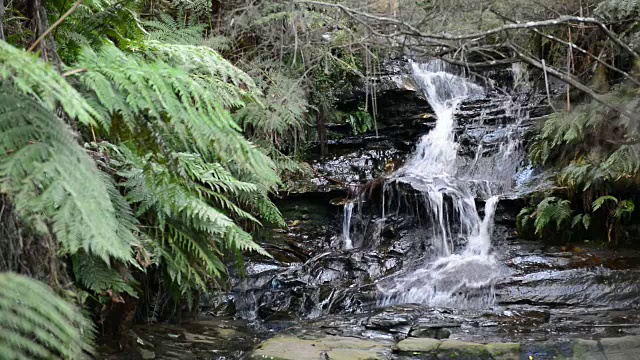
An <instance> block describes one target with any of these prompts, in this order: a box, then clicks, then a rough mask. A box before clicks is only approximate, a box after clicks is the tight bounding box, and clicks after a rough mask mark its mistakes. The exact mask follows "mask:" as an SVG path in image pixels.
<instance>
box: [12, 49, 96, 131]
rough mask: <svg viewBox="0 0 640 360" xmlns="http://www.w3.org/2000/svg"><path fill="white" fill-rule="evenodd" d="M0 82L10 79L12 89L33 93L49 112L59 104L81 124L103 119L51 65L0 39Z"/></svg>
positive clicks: (94, 123) (93, 122)
mask: <svg viewBox="0 0 640 360" xmlns="http://www.w3.org/2000/svg"><path fill="white" fill-rule="evenodd" d="M0 81H8V82H11V83H12V84H13V85H14V87H15V88H16V89H18V90H20V91H21V92H22V93H25V94H28V95H31V96H33V97H34V98H35V99H37V100H38V101H39V102H40V103H41V104H42V106H44V107H45V108H46V109H48V110H49V111H52V112H53V111H55V109H56V107H57V106H58V105H60V106H61V107H62V108H63V109H64V111H65V112H66V113H67V115H69V116H70V117H71V118H74V119H78V120H79V121H81V122H82V123H84V124H93V125H96V123H97V122H99V121H102V122H103V121H104V119H101V118H99V117H98V116H97V113H96V111H95V110H94V109H93V108H92V107H91V106H89V104H88V103H87V102H86V101H85V99H84V98H83V97H82V96H81V95H80V93H78V91H77V90H76V89H74V88H73V87H72V86H71V85H69V83H68V82H67V81H66V80H65V79H64V77H62V76H61V75H60V74H58V73H57V72H56V71H55V70H54V69H53V68H52V67H51V65H49V64H47V63H45V62H43V61H41V60H40V59H38V58H37V57H36V56H34V55H32V54H29V53H27V52H26V51H24V50H22V49H17V48H15V47H13V46H11V45H9V44H8V43H6V42H5V41H2V40H0ZM103 124H104V122H103Z"/></svg>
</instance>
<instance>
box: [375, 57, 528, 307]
mask: <svg viewBox="0 0 640 360" xmlns="http://www.w3.org/2000/svg"><path fill="white" fill-rule="evenodd" d="M412 65H413V72H414V78H415V80H416V82H417V83H418V85H419V86H420V89H421V90H422V91H423V93H424V95H425V96H426V98H427V100H428V101H429V104H430V105H431V107H432V108H433V110H434V111H435V114H436V118H437V122H436V126H435V128H434V129H433V130H431V132H429V133H428V134H426V135H424V136H423V137H422V138H421V140H420V142H419V143H418V145H417V147H416V151H415V153H414V154H413V155H412V156H411V157H410V158H409V159H408V161H407V162H406V164H405V165H404V166H403V167H402V168H400V169H399V170H398V171H397V172H396V173H395V174H393V175H392V176H391V177H390V179H389V180H390V181H392V182H397V183H405V184H409V185H410V186H411V187H412V188H413V189H415V190H417V191H419V192H420V193H422V197H423V200H424V203H425V204H426V207H427V213H428V214H429V217H430V220H431V228H432V233H433V245H434V247H435V248H436V249H437V252H438V254H437V255H438V258H437V259H436V260H435V261H432V262H430V263H428V264H426V266H423V267H421V268H419V269H417V270H415V269H414V270H413V271H410V272H408V273H406V274H405V275H403V276H400V277H396V278H395V279H393V282H392V283H391V284H388V285H387V286H384V285H381V286H379V291H380V294H381V297H380V300H379V304H380V305H388V304H398V303H423V304H428V305H432V306H456V307H478V306H486V305H488V304H490V303H492V301H493V285H494V284H495V282H496V281H497V279H498V278H499V276H500V266H499V264H498V262H497V261H496V259H495V258H494V257H493V256H492V255H491V254H490V249H491V233H492V228H493V222H494V219H493V218H494V214H495V210H496V207H497V204H498V200H499V195H501V194H503V193H504V192H505V191H506V190H507V189H509V188H510V186H511V183H512V180H513V179H512V178H513V174H514V171H515V168H516V167H517V163H518V162H519V160H518V158H517V155H518V154H516V152H517V148H518V146H519V143H518V138H519V137H518V136H516V135H514V134H513V131H512V130H513V129H517V124H516V125H514V126H513V127H509V128H505V129H502V130H503V132H504V133H505V134H503V135H504V136H503V138H504V139H503V141H502V142H499V144H498V146H497V147H498V148H497V152H496V154H497V155H495V156H492V157H491V158H490V159H487V158H484V157H483V151H484V149H483V143H482V142H480V144H479V146H478V150H477V151H478V153H477V154H476V156H475V158H474V159H473V161H472V162H471V164H470V166H465V165H466V163H464V162H463V161H461V160H460V159H459V157H458V148H459V144H458V143H457V142H456V140H455V134H454V129H455V125H456V124H455V119H454V115H455V114H456V110H457V108H458V106H459V105H460V103H461V102H462V101H464V100H465V99H469V98H475V97H482V96H484V90H483V88H481V87H479V86H477V85H475V84H473V83H471V82H469V81H467V80H466V79H464V78H462V77H459V76H456V75H453V74H451V73H448V72H446V71H445V70H446V68H445V66H444V65H443V63H441V62H432V63H429V64H416V63H413V64H412ZM507 111H509V110H507ZM508 115H511V114H508ZM506 161H508V162H509V164H506V163H505V162H506ZM491 162H493V164H490V163H491ZM476 198H480V199H481V200H484V201H485V209H484V218H481V216H480V214H479V213H478V210H477V209H476ZM453 225H456V226H453ZM454 229H457V233H454V232H455V231H454ZM456 239H463V240H466V246H465V248H464V249H463V250H462V251H459V252H458V253H456V249H455V243H456V242H455V240H456Z"/></svg>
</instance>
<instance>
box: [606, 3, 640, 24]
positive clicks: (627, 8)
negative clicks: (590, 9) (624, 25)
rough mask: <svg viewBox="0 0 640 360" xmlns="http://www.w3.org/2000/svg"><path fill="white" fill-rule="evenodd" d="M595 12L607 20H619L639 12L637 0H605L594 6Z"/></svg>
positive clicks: (639, 5) (639, 4)
mask: <svg viewBox="0 0 640 360" xmlns="http://www.w3.org/2000/svg"><path fill="white" fill-rule="evenodd" d="M595 12H596V14H597V15H598V16H600V17H602V18H604V19H607V20H621V19H626V18H630V17H633V16H636V15H638V14H639V13H640V1H638V0H605V1H603V2H601V3H600V5H598V7H597V8H596V11H595Z"/></svg>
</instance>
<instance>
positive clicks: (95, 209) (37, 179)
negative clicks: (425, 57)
mask: <svg viewBox="0 0 640 360" xmlns="http://www.w3.org/2000/svg"><path fill="white" fill-rule="evenodd" d="M112 187H113V185H112V184H111V183H110V182H109V180H108V179H107V178H106V177H105V176H104V175H103V174H102V173H101V172H100V171H99V170H98V169H97V167H96V165H95V163H94V161H93V160H92V159H91V157H90V156H89V155H88V154H87V153H86V151H85V150H84V149H83V148H82V147H81V146H80V145H78V143H77V140H76V138H75V134H74V133H73V132H72V131H71V129H70V128H69V127H68V126H67V125H66V124H64V123H63V122H62V121H61V120H60V119H59V118H57V117H56V116H55V115H53V113H52V112H51V111H50V110H48V109H46V108H44V107H43V106H42V105H41V104H39V103H38V102H36V101H34V100H32V99H31V98H30V97H28V96H25V95H21V94H19V93H17V92H15V91H14V90H13V88H12V87H9V86H4V87H2V90H1V91H0V189H1V190H2V191H3V192H6V193H7V194H9V195H10V196H11V199H12V201H13V203H14V205H15V206H16V208H17V210H18V211H19V212H20V214H21V215H22V216H23V217H24V218H25V219H29V220H31V223H32V224H34V225H38V224H41V226H39V227H40V229H41V230H47V227H46V226H42V225H45V224H51V229H52V232H53V233H54V234H55V236H56V238H57V239H58V241H59V242H60V243H61V245H62V247H63V249H64V250H65V251H67V252H70V253H75V252H77V251H78V250H79V249H81V248H82V249H85V250H86V251H87V252H89V253H91V254H94V255H96V256H98V257H100V258H102V259H103V260H104V261H105V262H109V258H110V257H113V258H116V259H120V260H125V261H129V260H131V248H130V247H131V245H132V242H134V241H135V237H134V236H133V235H132V234H131V233H128V231H127V230H128V229H123V228H121V227H120V225H119V222H118V218H117V214H116V209H114V206H113V204H112V202H111V198H110V195H109V194H110V193H111V192H112V191H113V190H112Z"/></svg>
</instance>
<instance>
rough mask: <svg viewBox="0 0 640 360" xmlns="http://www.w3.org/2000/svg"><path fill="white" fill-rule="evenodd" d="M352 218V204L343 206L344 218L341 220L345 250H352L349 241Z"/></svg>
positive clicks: (348, 203) (351, 243)
mask: <svg viewBox="0 0 640 360" xmlns="http://www.w3.org/2000/svg"><path fill="white" fill-rule="evenodd" d="M352 216H353V202H347V203H346V204H344V218H343V219H342V238H343V239H344V248H345V250H351V249H353V242H352V241H351V217H352Z"/></svg>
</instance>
